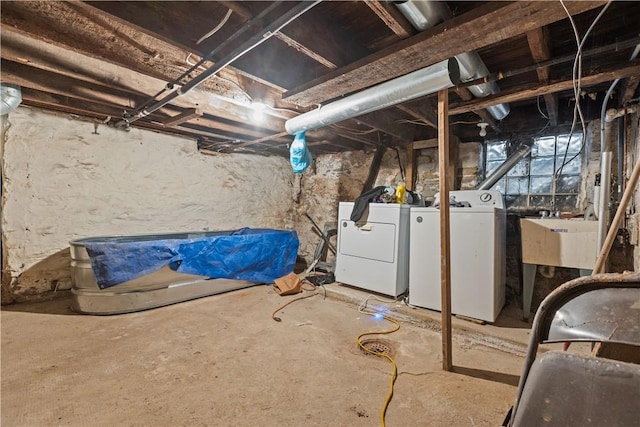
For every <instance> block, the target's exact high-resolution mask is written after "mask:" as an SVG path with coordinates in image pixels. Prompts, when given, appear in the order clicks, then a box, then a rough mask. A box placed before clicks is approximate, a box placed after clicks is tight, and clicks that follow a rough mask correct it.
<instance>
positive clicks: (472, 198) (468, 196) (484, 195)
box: [434, 190, 504, 209]
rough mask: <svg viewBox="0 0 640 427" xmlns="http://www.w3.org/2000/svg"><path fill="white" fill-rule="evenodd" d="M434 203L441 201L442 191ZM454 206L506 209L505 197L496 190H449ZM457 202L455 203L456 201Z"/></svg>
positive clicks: (436, 196)
mask: <svg viewBox="0 0 640 427" xmlns="http://www.w3.org/2000/svg"><path fill="white" fill-rule="evenodd" d="M434 199H435V200H434V204H435V203H438V204H439V202H440V193H436V195H435V198H434ZM449 199H450V200H451V205H452V206H460V207H472V208H477V207H492V208H497V209H504V197H502V193H500V192H499V191H495V190H457V191H450V192H449ZM454 202H455V203H454Z"/></svg>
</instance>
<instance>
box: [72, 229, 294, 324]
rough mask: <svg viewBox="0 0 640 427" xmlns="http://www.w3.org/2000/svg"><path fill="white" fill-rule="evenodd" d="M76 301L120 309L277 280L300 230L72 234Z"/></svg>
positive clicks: (98, 310)
mask: <svg viewBox="0 0 640 427" xmlns="http://www.w3.org/2000/svg"><path fill="white" fill-rule="evenodd" d="M69 244H70V247H71V280H72V284H73V286H72V289H71V293H72V307H73V309H74V310H75V311H78V312H81V313H87V314H119V313H128V312H133V311H139V310H146V309H149V308H154V307H160V306H163V305H168V304H173V303H177V302H181V301H186V300H190V299H193V298H199V297H203V296H207V295H214V294H218V293H221V292H227V291H231V290H235V289H241V288H246V287H249V286H253V285H255V284H258V283H272V282H273V281H274V280H275V279H277V278H278V277H282V276H285V275H287V274H289V273H291V272H292V271H293V267H294V265H295V262H296V256H297V254H298V246H299V241H298V236H297V234H296V232H295V231H290V230H275V229H264V228H242V229H239V230H233V231H202V232H189V233H166V234H147V235H132V236H102V237H89V238H84V239H77V240H72V241H71V242H69Z"/></svg>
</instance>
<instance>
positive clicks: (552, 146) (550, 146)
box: [533, 137, 556, 157]
mask: <svg viewBox="0 0 640 427" xmlns="http://www.w3.org/2000/svg"><path fill="white" fill-rule="evenodd" d="M533 148H534V150H533V157H537V156H554V155H555V154H556V139H555V137H548V138H540V139H538V140H536V141H534V143H533Z"/></svg>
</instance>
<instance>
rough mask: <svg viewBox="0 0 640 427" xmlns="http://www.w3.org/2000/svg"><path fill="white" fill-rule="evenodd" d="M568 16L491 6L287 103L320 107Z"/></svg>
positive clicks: (587, 6) (572, 8) (575, 5)
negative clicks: (479, 35) (320, 104)
mask: <svg viewBox="0 0 640 427" xmlns="http://www.w3.org/2000/svg"><path fill="white" fill-rule="evenodd" d="M603 4H605V2H604V1H574V2H567V3H566V6H567V8H568V10H569V12H570V13H571V14H573V15H575V14H578V13H581V12H585V11H588V10H591V9H594V8H596V7H598V6H601V5H603ZM566 16H567V15H566V12H565V11H564V9H563V8H562V6H561V5H560V4H559V3H555V2H554V3H551V2H540V1H519V2H513V3H503V2H489V3H487V4H485V5H483V6H480V7H478V8H476V9H473V10H471V11H470V12H467V13H465V14H463V15H460V16H459V17H456V18H453V19H450V20H448V21H446V22H444V23H442V24H440V25H437V26H435V27H433V28H431V29H428V30H426V31H422V32H420V33H418V34H416V35H415V36H412V37H409V38H407V39H404V40H401V41H399V42H398V43H396V44H394V45H392V46H389V47H388V48H385V49H383V50H381V51H379V52H376V53H374V54H372V55H369V56H367V57H365V58H362V59H361V60H358V61H355V62H353V63H351V64H350V65H348V66H346V67H341V68H338V69H337V70H334V71H332V72H329V73H327V74H326V75H325V76H323V77H320V78H318V79H315V80H312V81H310V82H308V83H306V84H304V85H302V86H300V87H298V88H295V89H293V90H290V91H288V92H286V93H285V94H284V100H285V101H287V102H291V103H294V104H297V105H301V106H305V107H308V106H311V105H314V104H319V103H322V102H324V101H326V100H329V99H334V98H336V97H338V96H341V95H342V94H344V93H345V92H346V93H349V92H356V91H359V90H362V89H365V88H367V87H370V86H373V85H376V84H378V83H382V82H384V81H387V80H390V79H393V78H395V77H398V76H401V75H404V74H407V73H410V72H412V71H415V70H418V69H421V68H424V67H427V66H429V65H432V64H435V63H437V62H440V61H443V60H445V59H448V58H451V57H453V56H455V55H458V54H461V53H464V52H468V51H470V50H475V49H480V48H483V47H485V46H489V45H491V44H494V43H498V42H500V41H503V40H505V39H508V38H511V37H515V36H518V35H521V34H525V33H526V32H527V31H531V30H534V29H536V28H539V27H542V26H544V25H548V24H551V23H553V22H556V21H559V20H561V19H564V18H566ZM478 34H482V37H478Z"/></svg>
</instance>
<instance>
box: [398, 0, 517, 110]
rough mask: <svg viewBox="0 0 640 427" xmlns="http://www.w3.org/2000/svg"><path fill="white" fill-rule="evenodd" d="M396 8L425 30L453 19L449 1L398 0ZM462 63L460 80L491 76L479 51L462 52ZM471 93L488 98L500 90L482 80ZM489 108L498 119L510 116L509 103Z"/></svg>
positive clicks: (492, 83)
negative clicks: (447, 3) (448, 4)
mask: <svg viewBox="0 0 640 427" xmlns="http://www.w3.org/2000/svg"><path fill="white" fill-rule="evenodd" d="M394 3H395V5H396V7H397V8H398V9H399V10H400V12H401V13H402V14H403V15H404V16H405V18H407V20H408V21H409V22H410V23H411V25H413V27H414V28H415V29H416V30H418V31H424V30H426V29H428V28H431V27H434V26H436V25H437V24H440V23H442V22H444V21H446V20H447V19H450V18H451V11H450V10H449V7H448V6H447V5H446V3H445V2H440V1H419V0H403V1H394ZM456 59H457V60H458V63H459V64H460V80H461V81H462V82H468V81H471V80H476V79H479V78H482V77H486V76H488V75H489V70H488V69H487V66H486V65H485V64H484V62H482V58H480V55H478V53H477V52H476V51H471V52H466V53H462V54H460V55H457V56H456ZM468 89H469V92H471V93H472V94H473V96H475V97H476V98H484V97H485V96H489V95H493V94H496V93H498V92H500V87H498V84H497V83H496V82H488V83H482V84H479V85H474V86H469V87H468ZM486 110H487V111H488V112H489V114H491V115H492V116H493V117H494V118H495V119H496V120H502V119H504V118H505V117H507V115H509V112H510V108H509V104H497V105H492V106H490V107H487V108H486Z"/></svg>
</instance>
